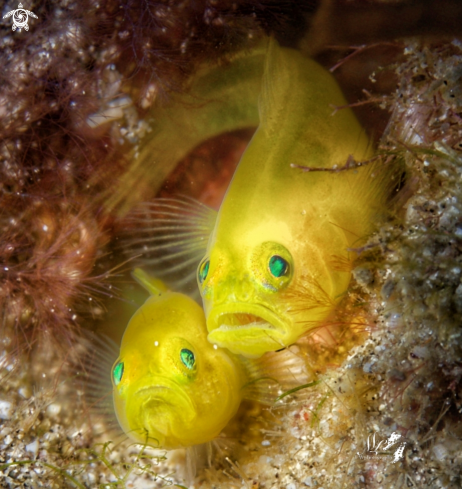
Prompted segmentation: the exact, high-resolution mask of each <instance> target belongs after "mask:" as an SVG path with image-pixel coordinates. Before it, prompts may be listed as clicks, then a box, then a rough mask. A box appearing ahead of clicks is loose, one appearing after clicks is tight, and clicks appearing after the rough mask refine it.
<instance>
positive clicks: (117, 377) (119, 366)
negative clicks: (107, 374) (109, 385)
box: [112, 362, 124, 385]
mask: <svg viewBox="0 0 462 489" xmlns="http://www.w3.org/2000/svg"><path fill="white" fill-rule="evenodd" d="M123 374H124V362H117V363H116V365H115V367H114V370H113V371H112V378H113V379H114V384H115V385H119V384H120V381H121V380H122V376H123Z"/></svg>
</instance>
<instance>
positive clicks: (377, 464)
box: [0, 0, 462, 489]
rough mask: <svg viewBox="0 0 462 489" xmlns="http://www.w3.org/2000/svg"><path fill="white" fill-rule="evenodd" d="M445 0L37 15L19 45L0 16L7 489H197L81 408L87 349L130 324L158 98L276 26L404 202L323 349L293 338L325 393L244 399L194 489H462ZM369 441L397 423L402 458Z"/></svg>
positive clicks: (86, 7)
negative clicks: (373, 448) (138, 176)
mask: <svg viewBox="0 0 462 489" xmlns="http://www.w3.org/2000/svg"><path fill="white" fill-rule="evenodd" d="M438 3H439V6H438V9H436V10H435V9H434V8H433V6H432V2H429V1H424V0H422V1H416V2H411V3H409V2H400V1H397V2H396V1H390V2H383V1H376V2H367V3H365V2H359V1H351V2H333V1H331V2H316V1H313V2H304V3H302V2H295V1H282V0H279V1H276V0H275V1H261V2H257V1H251V0H249V1H237V2H227V1H221V0H216V1H208V2H205V1H198V2H176V1H171V2H168V1H161V2H154V1H145V2H135V1H133V2H130V1H128V2H123V3H122V4H120V2H111V1H106V2H99V3H90V2H73V1H61V2H54V3H51V2H31V3H30V4H27V5H26V4H25V8H27V9H29V10H31V11H32V12H34V13H35V14H36V15H37V16H38V19H33V18H32V19H30V20H29V26H30V30H29V31H28V32H25V31H21V32H18V31H17V32H12V30H11V21H10V20H7V19H5V20H3V21H2V23H1V24H0V25H1V34H2V36H1V39H0V46H1V47H0V58H1V66H2V71H1V74H0V77H1V78H0V117H1V122H0V157H1V164H0V172H1V176H0V199H1V202H0V228H1V239H0V277H1V278H0V280H1V281H0V304H1V306H0V307H1V316H0V317H1V337H0V339H1V345H2V346H1V351H2V353H1V364H0V375H1V385H0V420H1V425H0V481H1V482H0V484H1V485H2V486H4V487H57V488H58V487H79V488H82V487H98V484H105V483H106V482H107V483H111V484H112V486H111V487H158V486H162V485H169V484H170V485H171V484H173V483H179V484H183V485H189V484H188V483H187V482H184V478H185V477H186V476H187V474H188V470H187V468H186V465H187V464H186V461H185V459H184V456H183V454H181V453H174V454H168V460H164V458H165V457H164V454H163V453H153V452H152V451H151V450H148V449H146V450H145V451H142V452H141V453H140V448H139V447H135V446H130V445H127V444H124V443H120V442H119V440H118V439H115V438H113V437H111V435H108V434H105V431H106V427H105V426H104V424H101V422H100V421H99V420H98V419H97V418H95V417H92V418H90V417H89V415H88V414H89V410H90V407H89V406H88V405H87V403H86V402H85V399H84V396H83V391H82V388H81V383H80V382H79V378H78V377H77V372H81V371H82V370H84V368H85V364H84V363H85V356H84V355H83V354H84V351H85V345H84V343H83V342H82V341H80V338H81V336H82V330H94V329H97V328H100V327H101V326H102V325H104V324H107V323H108V322H109V323H110V319H111V317H112V316H113V315H114V310H115V309H116V310H118V309H119V308H120V309H124V308H126V309H127V310H128V312H125V314H126V315H128V316H129V309H130V304H126V302H123V300H122V298H125V299H124V300H125V301H126V297H128V296H129V295H130V293H131V287H132V286H131V284H130V282H129V278H128V274H127V272H128V271H129V268H130V265H129V264H122V265H121V263H122V261H123V259H122V257H121V256H119V255H118V254H117V252H115V251H114V250H115V246H114V242H115V240H116V238H117V232H118V229H119V227H120V226H119V224H118V223H119V218H120V212H119V211H118V207H117V206H119V207H123V204H124V201H129V202H130V203H131V204H130V205H132V204H133V203H134V202H133V197H132V196H130V189H129V188H128V189H127V188H126V186H124V180H123V176H124V175H125V174H126V173H127V172H128V170H129V169H130V165H131V164H132V163H133V158H135V159H136V155H137V151H139V148H140V144H142V141H143V140H144V139H143V138H144V136H145V135H146V134H148V131H149V120H150V118H151V117H152V114H153V112H154V113H155V110H156V107H157V106H162V105H168V103H169V100H171V98H172V97H174V96H175V94H176V93H181V92H183V91H185V90H187V88H188V79H189V78H190V76H192V75H193V74H194V72H195V70H196V69H197V67H198V66H200V65H201V64H202V63H204V62H205V61H206V62H208V63H217V64H218V63H226V59H228V57H229V56H231V55H232V53H233V52H236V51H239V50H241V49H245V48H246V47H249V46H251V45H253V44H254V43H255V42H256V41H258V39H259V38H260V37H261V36H263V35H264V34H268V33H270V32H274V33H275V35H276V37H277V38H278V39H279V40H280V42H282V43H283V44H285V45H289V46H294V47H296V46H300V49H302V50H303V51H304V52H306V53H308V54H311V55H314V56H316V57H317V59H318V60H319V61H320V62H322V63H323V64H324V65H325V66H327V67H329V68H333V70H334V74H335V75H336V76H337V77H338V79H339V82H340V83H341V84H342V86H343V88H344V90H345V93H346V94H347V96H348V98H349V100H350V102H351V103H352V104H353V105H355V106H356V107H357V108H358V110H359V112H358V115H359V117H360V118H361V120H362V121H363V124H364V125H365V126H366V127H367V128H368V130H369V131H370V132H371V133H372V134H373V135H374V137H375V139H376V141H377V145H378V150H377V152H378V154H380V155H381V158H382V159H383V160H384V161H385V160H387V159H392V158H399V159H401V160H402V161H403V164H404V165H405V166H406V169H407V177H406V180H405V182H404V183H403V188H402V189H401V192H400V197H399V198H400V199H401V204H402V207H401V209H400V210H399V211H396V212H393V213H390V215H388V216H386V217H385V218H384V221H383V223H382V225H381V227H380V229H378V231H377V233H376V234H375V235H374V236H373V237H371V240H370V242H369V244H368V246H365V247H364V249H363V250H360V251H361V253H360V254H359V258H358V263H357V266H356V268H355V270H354V277H355V279H354V281H353V283H352V286H351V290H350V294H349V297H348V298H347V299H346V300H345V303H344V304H343V307H342V308H340V310H339V313H338V315H339V317H338V324H339V325H340V326H337V327H335V328H334V327H331V328H330V331H329V333H330V336H331V339H330V340H329V341H327V340H326V339H325V338H326V337H327V335H324V336H319V337H311V338H307V339H305V340H304V341H302V342H301V343H300V345H299V353H300V355H304V356H305V358H306V361H307V366H308V367H309V368H310V370H311V371H312V373H313V378H316V379H317V380H318V381H319V383H318V384H316V385H315V386H312V387H309V388H306V389H303V390H302V391H299V393H298V394H297V397H296V398H295V397H290V396H288V397H286V398H285V399H284V402H281V403H280V405H279V404H278V405H277V406H275V407H274V408H273V409H272V410H269V411H268V410H262V409H261V408H259V407H258V406H254V405H245V406H244V407H243V409H242V410H241V413H240V415H239V417H238V419H237V420H235V422H234V423H232V424H231V425H230V427H229V429H228V432H227V435H228V438H226V439H224V440H219V442H217V443H216V446H215V448H214V451H213V457H212V463H211V465H210V466H208V464H207V463H206V460H205V459H206V458H207V457H206V456H204V455H201V454H199V455H198V457H197V458H198V470H197V477H196V479H195V481H194V486H195V487H220V488H228V487H229V488H231V487H242V486H244V487H249V488H257V487H262V488H263V487H265V488H271V487H274V488H279V487H283V488H287V489H298V488H301V487H316V488H318V489H319V488H321V487H323V488H324V489H326V488H335V487H339V488H340V487H377V488H378V487H383V488H391V487H435V488H439V487H441V488H442V487H454V488H456V487H460V485H461V480H460V473H461V472H462V468H461V465H462V464H461V462H462V460H461V455H460V454H461V453H462V451H461V448H462V447H461V438H462V425H461V422H460V419H461V413H460V409H462V404H461V402H462V399H461V389H462V385H461V378H462V361H461V352H460V348H461V347H460V345H461V340H460V331H461V329H460V324H461V319H462V282H461V277H462V263H461V261H462V259H461V250H462V214H461V213H462V203H461V199H462V191H461V176H460V175H461V148H462V146H461V141H462V138H461V121H462V90H461V77H462V63H461V60H462V43H461V42H460V41H458V40H457V36H458V35H459V34H460V31H459V29H460V26H461V25H462V21H461V16H462V14H461V11H460V7H459V6H458V3H457V2H452V1H449V0H445V1H444V2H438ZM15 8H17V5H16V3H13V2H6V3H3V4H2V12H1V13H2V16H3V15H5V14H6V13H7V12H8V11H10V10H13V9H15ZM397 20H399V22H397ZM392 26H393V27H392ZM410 36H413V37H412V38H410ZM448 36H451V37H448ZM249 137H250V133H249V132H245V131H244V132H240V133H237V134H233V135H229V136H225V137H224V139H223V141H222V142H221V143H220V145H219V146H221V147H222V148H228V149H229V151H221V152H220V151H218V150H217V149H216V145H213V144H207V143H205V144H204V145H203V146H202V147H201V148H198V149H197V150H196V151H194V152H193V153H192V154H190V155H189V156H188V157H187V158H186V159H185V160H184V161H183V162H182V163H181V167H180V169H179V170H178V171H177V172H176V173H175V174H174V175H173V176H171V177H170V179H169V181H170V182H174V183H172V184H171V187H172V188H171V189H169V188H168V186H167V188H165V187H164V188H163V190H162V192H164V195H165V192H169V191H173V190H174V189H175V188H181V189H182V191H188V192H189V193H190V194H191V195H194V196H196V197H202V198H204V199H205V197H204V195H212V196H213V194H214V192H215V193H219V192H220V190H219V189H220V188H222V187H223V183H222V182H223V181H226V179H227V178H229V175H230V173H231V171H230V170H229V168H232V166H233V165H234V164H235V161H236V159H237V158H238V154H239V152H240V151H241V150H242V148H243V146H244V145H245V142H246V141H247V140H248V138H249ZM230 155H231V156H230ZM233 155H234V156H233ZM217 160H218V161H219V162H221V164H218V165H217V164H215V165H214V164H213V162H215V161H217ZM199 169H200V170H199ZM226 169H228V170H226ZM199 173H200V179H199V178H196V180H200V181H199V183H197V182H196V187H194V188H193V187H188V185H187V183H186V182H187V180H188V178H187V177H184V176H182V175H188V176H190V175H197V176H198V174H199ZM204 175H205V176H204ZM211 182H213V183H211ZM160 184H161V182H159V186H160ZM108 195H116V196H117V199H116V202H117V205H114V206H112V207H108V206H106V205H105V204H106V201H107V199H108ZM152 196H153V195H140V196H139V198H149V197H152ZM135 200H136V199H135ZM114 296H115V298H114ZM111 314H112V316H111ZM351 317H355V322H354V324H353V325H352V324H351ZM346 318H350V319H349V322H347V319H346ZM117 334H119V335H120V332H119V333H115V334H114V335H115V336H117ZM322 338H324V340H322ZM374 432H375V433H377V435H376V439H382V438H388V437H389V436H390V435H391V433H393V432H398V433H399V434H400V435H401V439H400V443H405V446H404V449H403V453H402V454H403V457H402V458H401V459H400V460H399V461H397V462H395V463H392V461H393V455H386V454H385V455H384V454H380V455H379V456H376V455H374V454H364V450H365V449H366V447H367V441H368V440H371V438H370V435H372V434H373V433H374ZM109 440H111V441H113V442H115V443H113V444H111V445H103V444H102V443H105V442H108V441H109ZM118 442H119V443H118ZM117 443H118V444H117ZM396 446H397V445H395V447H396ZM358 452H359V453H360V454H361V455H358ZM365 455H367V456H365ZM368 457H369V458H368ZM203 459H204V464H203V465H204V467H203V468H201V467H200V463H201V460H203ZM102 487H105V486H104V485H103V486H102ZM108 487H109V486H108Z"/></svg>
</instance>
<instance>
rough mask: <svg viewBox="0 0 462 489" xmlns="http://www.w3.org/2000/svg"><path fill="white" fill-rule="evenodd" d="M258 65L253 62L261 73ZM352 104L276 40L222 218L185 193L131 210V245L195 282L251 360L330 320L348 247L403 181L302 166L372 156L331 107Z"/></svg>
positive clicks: (210, 320) (217, 336) (225, 333)
mask: <svg viewBox="0 0 462 489" xmlns="http://www.w3.org/2000/svg"><path fill="white" fill-rule="evenodd" d="M261 59H262V58H261V57H258V56H257V57H252V56H249V60H253V61H254V63H255V65H258V66H260V65H261V62H262V61H261ZM254 72H255V73H256V74H257V76H258V73H259V70H258V69H255V70H254ZM234 96H238V94H234ZM243 103H244V102H243ZM245 103H250V102H249V99H248V98H246V99H245ZM253 103H254V104H255V105H256V104H257V97H255V100H254V102H253ZM346 104H347V102H346V100H345V98H344V96H343V94H342V92H341V90H340V88H339V86H338V85H337V82H336V81H335V79H334V78H333V76H332V75H331V74H330V73H329V72H328V71H326V70H325V69H324V68H323V67H322V66H320V65H319V64H317V63H316V62H315V61H313V60H311V59H308V58H306V57H304V56H303V55H302V54H301V53H299V52H298V51H295V50H292V49H286V48H281V47H279V46H278V44H277V43H276V42H275V41H274V40H271V41H270V43H269V49H268V52H267V55H266V58H265V62H264V70H263V77H262V82H261V91H260V95H259V100H258V108H259V126H258V129H257V131H256V133H255V135H254V137H253V138H252V140H251V141H250V143H249V145H248V147H247V149H246V151H245V153H244V155H243V157H242V159H241V161H240V162H239V165H238V168H237V169H236V172H235V174H234V176H233V178H232V181H231V183H230V185H229V187H228V190H227V193H226V195H225V198H224V200H223V203H222V205H221V207H220V209H219V212H218V215H216V214H215V212H214V211H212V210H206V208H205V206H203V205H202V204H198V203H193V202H192V200H191V199H187V198H186V199H185V198H183V199H176V200H175V199H158V200H157V201H154V203H153V204H148V205H147V206H144V207H143V208H140V209H139V211H137V213H135V214H134V217H133V219H134V220H135V222H139V224H140V225H139V229H141V230H144V231H140V234H139V236H134V237H131V236H129V237H128V239H126V241H125V245H124V246H125V247H126V250H127V251H128V252H129V254H130V255H131V256H134V255H138V254H140V255H143V258H142V260H141V262H142V263H143V264H145V265H148V266H152V267H154V268H155V269H156V274H157V273H159V274H160V275H161V276H162V277H163V278H164V279H166V280H167V281H168V280H169V278H170V277H172V280H173V283H174V284H175V286H178V287H180V286H182V283H190V278H191V275H192V276H193V277H194V275H196V276H197V280H198V285H199V290H200V294H201V296H202V299H203V305H204V311H205V315H206V321H207V329H208V332H209V334H208V339H209V341H210V342H211V343H213V344H215V345H219V346H221V347H224V348H227V349H228V350H230V351H231V352H233V353H235V354H241V355H245V356H247V357H259V356H261V355H263V354H264V353H265V352H269V351H276V350H279V349H281V348H284V347H286V346H288V345H290V344H292V343H294V342H295V341H296V340H297V339H298V338H299V337H300V336H301V335H303V334H304V333H306V332H307V331H310V330H313V329H314V328H316V327H319V326H320V325H322V324H323V322H325V321H327V320H328V318H329V316H330V315H331V314H332V312H333V311H334V309H335V307H336V305H337V304H338V302H339V300H340V299H341V297H342V296H343V295H344V294H345V292H346V290H347V288H348V284H349V282H350V275H351V274H350V268H351V264H352V261H353V259H354V257H355V253H354V252H350V251H348V250H349V249H351V248H352V247H358V246H360V245H361V244H362V243H363V242H364V240H365V238H367V237H368V235H369V234H370V233H371V231H372V230H373V229H374V221H375V220H376V218H377V216H378V215H379V214H380V212H381V211H382V210H383V209H384V207H385V206H386V202H387V198H388V197H389V194H390V190H391V188H392V187H393V176H394V174H395V171H394V169H393V168H386V167H380V166H378V165H376V164H370V165H364V166H362V167H358V168H351V169H349V170H345V171H338V172H335V171H310V172H307V173H305V172H301V171H300V170H299V169H297V166H307V167H311V168H319V169H321V170H335V169H339V168H341V167H344V165H345V164H346V163H347V162H348V161H351V158H352V157H353V158H354V160H356V161H362V160H365V159H367V158H369V157H370V156H371V152H372V151H371V150H372V148H371V144H370V141H369V139H368V137H367V136H366V134H365V131H364V129H363V128H362V127H361V126H360V124H359V122H358V121H357V119H356V117H355V115H354V113H353V112H352V110H351V109H349V108H343V109H340V110H337V111H335V107H340V106H346ZM146 222H148V223H149V225H148V226H147V225H146ZM141 233H144V235H142V234H141ZM150 252H153V253H155V254H157V256H155V257H154V258H152V259H151V258H149V257H148V256H147V254H148V253H150ZM204 255H205V256H204ZM172 263H173V265H172ZM198 264H199V267H198V268H197V269H196V267H197V265H198ZM191 269H192V270H191ZM190 272H191V273H190ZM175 273H177V274H178V273H180V274H181V276H180V277H179V278H178V276H176V277H174V278H173V276H174V274H175ZM188 273H190V275H188ZM188 292H190V290H188Z"/></svg>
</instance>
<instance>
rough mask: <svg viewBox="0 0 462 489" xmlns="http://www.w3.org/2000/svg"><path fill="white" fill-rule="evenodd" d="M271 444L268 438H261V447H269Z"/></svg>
mask: <svg viewBox="0 0 462 489" xmlns="http://www.w3.org/2000/svg"><path fill="white" fill-rule="evenodd" d="M270 445H271V442H270V441H269V440H263V441H262V442H261V446H262V447H269V446H270Z"/></svg>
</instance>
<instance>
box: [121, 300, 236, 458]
mask: <svg viewBox="0 0 462 489" xmlns="http://www.w3.org/2000/svg"><path fill="white" fill-rule="evenodd" d="M241 376H242V374H241V372H240V370H239V368H238V367H237V365H236V363H235V362H234V361H233V360H232V359H231V358H230V357H229V354H228V353H227V352H226V351H224V350H222V349H218V348H214V346H213V345H211V344H210V343H209V342H208V341H207V332H206V327H205V317H204V314H203V311H202V309H201V308H200V307H199V306H198V305H197V304H196V303H195V302H194V301H193V300H192V299H190V298H188V297H187V296H185V295H183V294H176V293H171V292H167V293H164V294H161V295H160V296H159V297H157V296H156V297H151V298H149V299H148V300H147V302H146V303H145V304H144V305H143V306H142V307H141V308H140V309H138V311H137V312H136V313H135V314H134V316H133V317H132V319H131V321H130V322H129V324H128V326H127V328H126V330H125V333H124V337H123V339H122V344H121V349H120V356H119V358H118V359H117V361H116V362H115V364H114V366H113V369H112V381H113V387H114V389H113V397H114V407H115V411H116V415H117V418H118V421H119V424H120V425H121V427H122V429H123V430H124V431H125V433H126V434H127V435H128V436H129V437H131V438H132V439H134V440H136V441H138V442H140V443H147V444H149V445H153V446H157V447H162V448H165V449H173V448H179V447H185V446H190V445H195V444H199V443H205V442H207V441H210V440H212V439H213V438H214V437H216V436H217V435H218V434H219V433H220V431H221V430H222V429H223V428H224V426H226V424H227V423H228V421H229V419H230V418H231V417H232V416H233V415H234V414H235V412H236V411H237V408H238V406H239V403H240V401H241V393H240V390H241V386H242V383H243V380H242V378H241Z"/></svg>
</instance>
